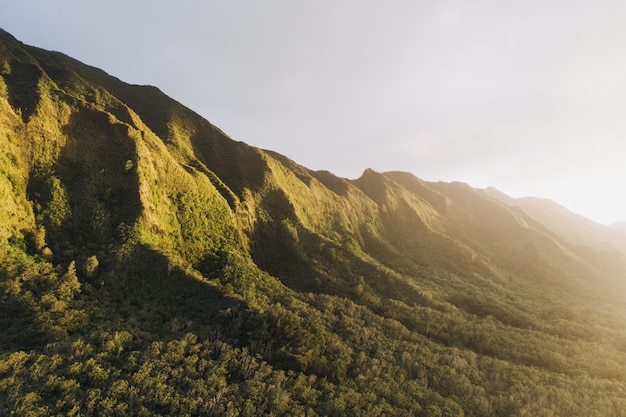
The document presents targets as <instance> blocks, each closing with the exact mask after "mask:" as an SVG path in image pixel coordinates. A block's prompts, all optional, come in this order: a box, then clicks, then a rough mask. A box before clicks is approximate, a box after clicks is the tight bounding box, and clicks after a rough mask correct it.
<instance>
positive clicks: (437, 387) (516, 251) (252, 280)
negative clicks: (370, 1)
mask: <svg viewBox="0 0 626 417" xmlns="http://www.w3.org/2000/svg"><path fill="white" fill-rule="evenodd" d="M0 76H1V77H0V158H1V161H0V212H1V213H2V215H1V216H0V286H1V287H2V291H1V294H2V295H1V297H2V298H1V299H0V332H1V333H0V414H4V415H32V416H36V415H42V416H47V415H83V414H94V415H163V416H165V415H216V416H217V415H219V416H221V415H228V416H234V415H244V416H246V415H247V416H255V415H263V414H267V415H276V416H278V415H285V416H287V415H306V416H316V415H319V416H326V415H333V416H334V415H350V416H352V415H363V416H377V415H380V416H382V415H394V416H403V415H404V416H415V415H417V416H494V415H496V416H524V415H528V416H551V415H563V416H602V417H606V416H621V415H624V411H623V410H626V397H624V392H625V390H626V353H625V352H626V350H625V349H626V335H625V334H624V333H623V328H624V325H625V324H626V306H625V305H624V302H623V299H624V295H625V294H626V291H625V283H626V281H625V278H626V276H625V272H626V262H625V261H624V258H623V255H622V254H621V253H619V252H617V251H607V250H605V249H606V248H603V247H600V246H598V245H597V244H596V243H597V242H596V241H595V240H594V239H586V238H585V236H587V231H586V230H585V229H584V227H583V226H582V225H581V224H578V225H577V224H576V223H575V222H574V223H568V229H567V233H562V232H561V231H560V230H559V229H557V228H556V227H555V222H556V221H557V220H558V218H548V217H545V216H540V215H539V214H538V212H537V211H533V210H530V209H529V207H530V206H527V207H524V206H521V205H519V204H517V205H511V204H509V203H508V202H505V201H502V199H500V198H496V197H494V196H493V195H490V194H489V193H487V192H485V191H484V190H477V189H473V188H471V187H469V186H468V185H466V184H463V183H443V182H439V183H433V182H425V181H422V180H420V179H419V178H417V177H415V176H414V175H412V174H409V173H403V172H386V173H380V172H376V171H373V170H371V169H367V170H365V171H364V173H363V175H362V176H361V177H360V178H358V179H355V180H348V179H344V178H338V177H336V176H334V175H333V174H332V173H330V172H326V171H312V170H309V169H307V168H305V167H302V166H300V165H298V164H297V163H296V162H294V161H292V160H290V159H289V158H287V157H285V156H282V155H279V154H277V153H275V152H272V151H267V150H261V149H257V148H254V147H251V146H248V145H246V144H245V143H242V142H237V141H234V140H232V139H231V138H229V137H228V136H227V135H226V134H225V133H224V132H222V131H221V130H220V129H219V128H217V127H215V126H214V125H212V124H211V123H210V122H209V121H207V120H205V119H203V118H202V117H200V116H199V115H197V114H195V113H194V112H193V111H191V110H189V109H188V108H186V107H184V106H183V105H182V104H180V103H178V102H176V101H175V100H173V99H171V98H169V97H167V96H165V95H164V94H163V93H162V92H160V91H159V90H158V89H157V88H155V87H150V86H138V85H128V84H125V83H124V82H122V81H120V80H118V79H116V78H114V77H112V76H109V75H108V74H106V73H104V72H103V71H101V70H99V69H96V68H93V67H89V66H87V65H85V64H82V63H80V62H78V61H76V60H73V59H72V58H70V57H67V56H65V55H63V54H61V53H57V52H50V51H45V50H42V49H38V48H35V47H30V46H26V45H23V44H22V43H20V42H19V41H17V40H16V39H14V38H13V37H12V36H11V35H9V34H8V33H6V32H2V31H0ZM557 217H558V216H557ZM570 236H577V239H576V240H572V239H570V238H569V237H570Z"/></svg>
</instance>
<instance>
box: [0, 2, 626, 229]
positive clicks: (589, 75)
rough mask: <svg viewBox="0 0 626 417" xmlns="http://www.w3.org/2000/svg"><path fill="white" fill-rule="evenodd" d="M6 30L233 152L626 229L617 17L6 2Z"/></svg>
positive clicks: (329, 6)
mask: <svg viewBox="0 0 626 417" xmlns="http://www.w3.org/2000/svg"><path fill="white" fill-rule="evenodd" d="M3 3H7V4H3V5H2V8H1V12H0V27H2V28H3V29H5V30H7V31H8V32H10V33H12V34H13V35H14V36H15V37H17V38H18V39H19V40H21V41H22V42H24V43H26V44H30V45H35V46H39V47H42V48H45V49H52V50H57V51H61V52H64V53H66V54H68V55H70V56H72V57H74V58H76V59H79V60H81V61H83V62H85V63H87V64H89V65H93V66H97V67H99V68H102V69H104V70H105V71H107V72H108V73H110V74H111V75H114V76H116V77H118V78H120V79H122V80H123V81H126V82H130V83H135V84H150V85H156V86H157V87H159V88H160V89H161V90H163V91H164V92H165V93H166V94H168V95H170V96H171V97H173V98H174V99H176V100H178V101H180V102H181V103H183V104H185V105H187V106H188V107H190V108H192V109H193V110H195V111H196V112H198V113H200V114H201V115H203V116H205V117H206V118H207V119H208V120H209V121H211V122H212V123H214V124H215V125H217V126H218V127H220V128H221V129H222V130H224V131H225V132H226V133H227V134H229V135H230V136H231V137H232V138H234V139H236V140H241V141H244V142H246V143H249V144H251V145H253V146H258V147H261V148H264V149H271V150H274V151H277V152H280V153H282V154H284V155H286V156H288V157H290V158H291V159H293V160H295V161H296V162H298V163H300V164H302V165H305V166H306V167H308V168H311V169H325V170H329V171H331V172H333V173H335V174H337V175H339V176H343V177H347V178H356V177H358V176H360V175H361V173H362V172H363V170H364V169H365V168H368V167H371V168H373V169H375V170H377V171H389V170H403V171H409V172H412V173H414V174H415V175H417V176H418V177H420V178H422V179H425V180H430V181H439V180H441V181H454V180H458V181H463V182H467V183H469V184H470V185H472V186H474V187H486V186H495V187H497V188H499V189H500V190H501V191H503V192H505V193H507V194H509V195H512V196H514V197H521V196H526V195H532V196H538V197H547V198H550V199H553V200H555V201H557V202H558V203H560V204H562V205H564V206H566V207H568V208H570V209H572V210H573V211H575V212H577V213H580V214H582V215H584V216H586V217H589V218H591V219H593V220H596V221H598V222H601V223H611V222H613V221H617V220H626V49H625V48H626V2H624V1H617V0H616V1H605V0H596V1H590V0H589V1H575V0H574V1H572V0H570V1H565V0H541V1H536V0H525V1H516V2H512V1H510V2H504V1H499V0H493V1H489V0H471V1H470V0H467V1H446V0H443V1H417V0H389V1H384V2H383V1H368V0H350V1H348V0H322V1H320V0H317V1H296V0H284V1H277V0H271V1H261V0H258V1H252V0H247V1H244V0H229V1H206V0H176V1H174V0H171V1H155V0H123V1H122V0H115V1H111V0H109V1H88V0H55V1H50V0H39V1H35V0H20V1H19V2H18V1H7V0H4V1H3Z"/></svg>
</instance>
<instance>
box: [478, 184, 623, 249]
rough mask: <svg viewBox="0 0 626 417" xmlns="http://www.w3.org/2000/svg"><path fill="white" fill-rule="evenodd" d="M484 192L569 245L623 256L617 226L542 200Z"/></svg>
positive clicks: (496, 191) (491, 191) (494, 191)
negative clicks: (529, 217)
mask: <svg viewBox="0 0 626 417" xmlns="http://www.w3.org/2000/svg"><path fill="white" fill-rule="evenodd" d="M485 192H486V193H487V194H488V195H490V196H492V197H495V198H497V199H498V200H500V201H502V202H503V203H505V204H507V205H508V206H511V207H519V208H521V209H522V210H523V211H524V212H526V213H527V214H528V215H530V216H532V217H533V218H535V219H536V220H537V221H539V222H540V223H541V224H543V225H544V226H546V227H547V228H548V229H550V230H551V231H552V232H553V233H555V234H557V235H558V236H560V237H561V238H563V239H564V240H566V241H567V242H569V243H571V244H574V245H579V246H591V247H595V248H597V249H598V250H601V251H619V252H622V253H626V233H624V231H623V230H620V226H619V223H618V224H617V225H614V226H605V225H602V224H599V223H596V222H594V221H592V220H589V219H587V218H585V217H582V216H580V215H578V214H576V213H573V212H571V211H570V210H568V209H566V208H565V207H563V206H561V205H559V204H557V203H555V202H553V201H550V200H547V199H543V198H536V197H524V198H512V197H510V196H507V195H506V194H504V193H502V192H500V191H498V190H496V189H494V188H488V189H486V190H485Z"/></svg>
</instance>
